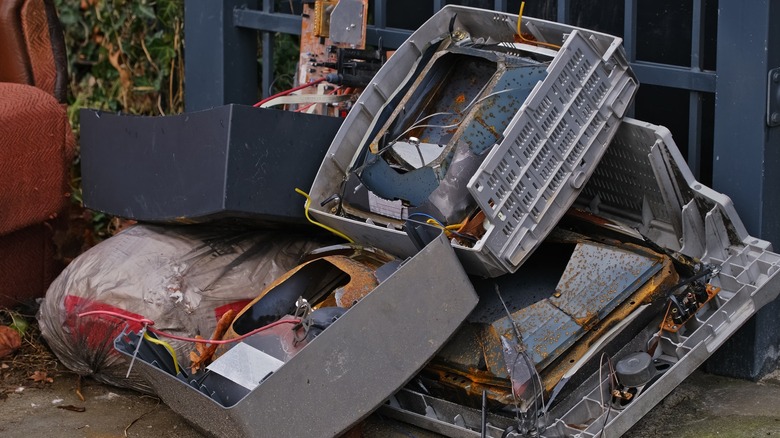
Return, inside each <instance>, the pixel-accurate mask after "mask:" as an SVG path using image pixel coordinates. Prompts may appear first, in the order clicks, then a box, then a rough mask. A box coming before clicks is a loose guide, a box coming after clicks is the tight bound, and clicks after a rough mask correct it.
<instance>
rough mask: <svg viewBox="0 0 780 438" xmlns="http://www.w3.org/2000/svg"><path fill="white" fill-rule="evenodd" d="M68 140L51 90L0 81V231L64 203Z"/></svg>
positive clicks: (57, 209) (38, 219) (35, 219)
mask: <svg viewBox="0 0 780 438" xmlns="http://www.w3.org/2000/svg"><path fill="white" fill-rule="evenodd" d="M74 145H75V142H74V139H73V134H72V132H71V130H70V124H69V123H68V117H67V113H66V111H65V108H64V107H63V106H62V105H61V104H60V103H58V102H57V100H56V99H55V98H54V97H52V95H50V94H48V93H46V92H45V91H42V90H40V89H38V88H35V87H32V86H29V85H22V84H13V83H0V235H4V234H7V233H10V232H13V231H16V230H20V229H22V228H25V227H27V226H29V225H33V224H37V223H41V222H44V221H46V220H48V219H51V218H52V217H54V216H56V215H57V214H58V213H59V212H60V211H61V210H62V209H63V207H65V205H66V203H67V197H68V193H69V192H70V187H69V169H70V164H71V160H72V159H73V152H74Z"/></svg>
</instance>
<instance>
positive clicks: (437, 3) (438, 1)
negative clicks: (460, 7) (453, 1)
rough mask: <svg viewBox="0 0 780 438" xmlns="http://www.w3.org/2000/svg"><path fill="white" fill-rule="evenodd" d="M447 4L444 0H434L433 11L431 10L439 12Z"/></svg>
mask: <svg viewBox="0 0 780 438" xmlns="http://www.w3.org/2000/svg"><path fill="white" fill-rule="evenodd" d="M446 4H447V3H446V2H445V1H444V0H433V12H431V14H435V13H437V12H439V10H440V9H441V8H443V7H444V5H446Z"/></svg>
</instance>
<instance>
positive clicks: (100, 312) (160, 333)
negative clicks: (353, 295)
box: [78, 310, 301, 345]
mask: <svg viewBox="0 0 780 438" xmlns="http://www.w3.org/2000/svg"><path fill="white" fill-rule="evenodd" d="M90 315H108V316H115V317H117V318H122V319H124V320H127V321H133V322H137V323H139V324H144V325H145V326H147V327H146V329H147V330H149V331H150V332H152V333H154V334H155V335H158V336H163V337H166V338H170V339H175V340H177V341H184V342H195V343H199V344H216V345H223V344H230V343H232V342H238V341H241V340H243V339H246V338H248V337H250V336H252V335H254V334H257V333H260V332H262V331H264V330H268V329H270V328H272V327H276V326H277V325H281V324H298V323H300V322H301V320H300V319H297V318H293V319H281V320H279V321H274V322H272V323H270V324H268V325H264V326H262V327H258V328H256V329H254V330H252V331H251V332H248V333H244V334H243V335H241V336H239V337H237V338H233V339H227V340H220V339H197V338H188V337H186V336H178V335H173V334H170V333H166V332H164V331H162V330H157V329H156V328H154V327H152V326H153V325H154V321H152V320H151V319H147V318H134V317H132V316H128V315H122V314H121V313H117V312H111V311H110V310H93V311H90V312H84V313H79V314H78V317H79V318H82V317H85V316H90Z"/></svg>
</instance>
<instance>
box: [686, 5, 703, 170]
mask: <svg viewBox="0 0 780 438" xmlns="http://www.w3.org/2000/svg"><path fill="white" fill-rule="evenodd" d="M703 3H704V2H703V0H693V13H692V14H691V17H692V18H691V70H692V71H694V72H696V71H701V67H702V64H701V53H702V51H703V50H704V26H703V22H704V5H703ZM701 129H702V125H701V93H700V92H698V91H691V93H690V96H689V97H688V157H687V160H686V161H688V167H690V168H691V172H693V176H695V177H696V179H699V176H700V175H701V168H702V162H701V147H702V145H701Z"/></svg>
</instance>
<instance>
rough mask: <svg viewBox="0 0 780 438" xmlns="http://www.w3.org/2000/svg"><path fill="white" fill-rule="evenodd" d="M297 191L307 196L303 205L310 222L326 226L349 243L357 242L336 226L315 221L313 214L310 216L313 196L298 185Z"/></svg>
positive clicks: (322, 226)
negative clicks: (332, 226)
mask: <svg viewBox="0 0 780 438" xmlns="http://www.w3.org/2000/svg"><path fill="white" fill-rule="evenodd" d="M295 193H297V194H299V195H301V196H303V197H305V198H306V204H305V205H304V206H303V214H305V215H306V219H307V220H308V221H309V222H311V223H312V224H313V225H316V226H318V227H320V228H324V229H326V230H328V231H330V232H331V233H333V234H335V235H337V236H339V237H341V238H342V239H344V240H346V241H347V242H349V243H355V241H354V240H352V239H350V238H349V236H347V235H346V234H344V233H342V232H341V231H339V230H337V229H335V228H331V227H329V226H327V225H325V224H322V223H319V222H317V221H315V220H314V219H312V218H311V216H309V206H310V205H311V197H310V196H309V194H308V193H306V192H304V191H303V190H301V189H299V188H297V187H296V188H295Z"/></svg>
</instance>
